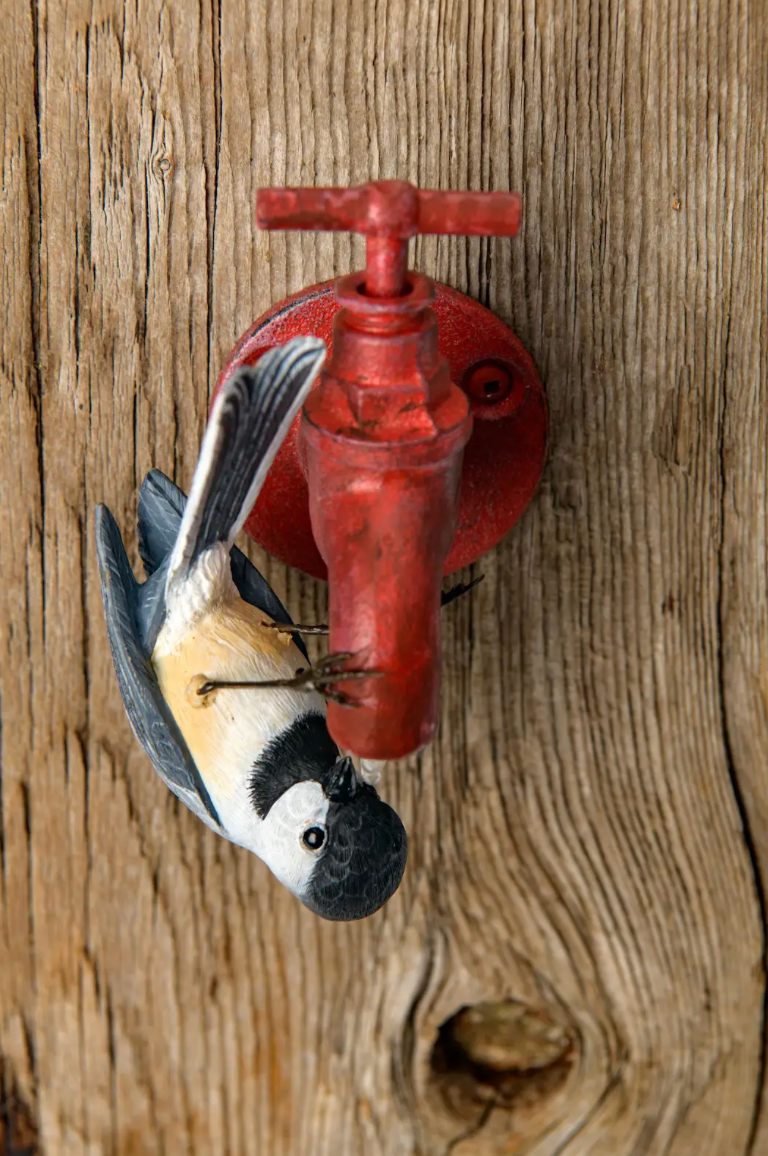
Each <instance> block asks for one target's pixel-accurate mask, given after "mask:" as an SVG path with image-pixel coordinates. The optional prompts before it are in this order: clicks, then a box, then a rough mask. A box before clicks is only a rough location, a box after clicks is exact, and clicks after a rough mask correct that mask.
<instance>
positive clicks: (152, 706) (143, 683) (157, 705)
mask: <svg viewBox="0 0 768 1156" xmlns="http://www.w3.org/2000/svg"><path fill="white" fill-rule="evenodd" d="M96 554H97V557H98V560H99V571H100V574H101V597H102V601H103V603H104V616H105V618H106V623H107V635H108V637H109V648H110V650H111V652H112V660H113V662H114V666H115V672H116V674H117V681H118V685H119V687H120V694H121V695H122V698H123V705H124V706H125V711H126V714H127V715H128V720H129V722H130V724H131V729H132V730H133V733H134V734H135V736H136V738H137V739H138V740H139V742H140V743H141V745H142V747H143V748H144V750H145V751H146V753H147V755H148V756H149V758H150V759H151V761H152V765H153V766H154V768H155V770H156V771H157V773H158V774H159V776H160V778H161V779H162V780H163V782H164V783H165V784H166V786H168V787H169V788H170V790H172V791H173V793H174V794H175V795H177V796H178V797H179V798H180V799H181V800H182V802H183V803H186V805H187V806H188V807H189V809H190V810H191V811H193V812H194V813H195V814H196V815H197V816H198V817H199V818H200V819H202V820H203V821H204V822H205V823H207V824H208V826H209V827H213V829H214V830H216V831H218V832H219V833H221V832H222V830H223V829H222V826H221V823H220V821H219V816H218V814H217V812H216V808H215V807H214V805H213V803H212V801H211V798H210V796H209V794H208V791H207V790H206V788H205V784H204V783H203V781H202V779H201V778H200V773H199V771H198V769H197V767H196V766H195V763H194V760H193V759H192V756H191V755H190V753H189V750H188V749H187V746H186V743H185V742H184V739H183V737H182V735H181V732H180V730H179V728H178V726H177V725H176V722H175V720H174V718H173V715H172V714H171V712H170V710H169V708H168V705H167V703H166V701H165V699H164V698H163V694H162V691H161V690H160V686H159V684H158V681H157V676H156V674H155V671H154V668H153V666H152V662H151V660H150V658H149V656H148V654H147V653H146V651H145V650H144V648H143V646H142V643H141V637H140V634H139V631H138V629H137V624H136V609H137V606H138V598H139V587H138V585H137V583H136V579H135V578H134V575H133V571H132V570H131V565H130V562H129V561H128V557H127V555H126V553H125V547H124V546H123V540H122V538H121V536H120V531H119V529H118V527H117V523H116V522H115V519H114V518H113V517H112V515H111V513H110V512H109V510H108V509H107V508H106V506H98V507H97V509H96Z"/></svg>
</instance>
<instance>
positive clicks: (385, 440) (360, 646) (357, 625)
mask: <svg viewBox="0 0 768 1156" xmlns="http://www.w3.org/2000/svg"><path fill="white" fill-rule="evenodd" d="M256 219H257V221H258V224H259V225H260V226H261V227H262V228H266V229H313V230H340V231H346V232H354V233H362V234H363V235H364V236H365V237H366V238H367V254H366V256H367V265H366V270H365V273H364V274H360V273H358V274H351V275H350V276H348V277H343V278H341V279H340V280H339V281H337V283H336V295H337V297H338V299H339V301H340V303H341V305H342V309H341V311H340V312H339V313H338V314H337V316H336V319H335V322H334V331H333V349H332V355H331V358H330V360H329V362H328V363H327V364H326V366H325V368H324V370H323V373H322V375H321V378H320V381H319V383H318V385H317V386H316V387H315V389H314V390H313V391H312V393H311V394H310V396H309V398H308V399H307V403H306V405H305V407H304V414H303V419H302V439H303V447H304V462H305V468H306V473H307V480H308V484H309V498H310V515H311V519H312V530H313V533H314V536H315V540H316V542H317V545H318V548H319V550H320V553H321V554H322V556H323V558H324V560H325V562H326V565H327V568H328V579H329V585H330V609H329V616H330V649H331V651H333V652H341V651H349V652H351V653H353V654H354V655H355V665H356V666H357V667H358V668H363V669H367V670H371V671H376V672H378V673H379V675H380V677H376V678H370V679H365V680H361V681H360V682H344V683H342V684H340V686H339V689H343V690H344V692H345V693H346V694H348V695H349V697H350V698H351V699H353V700H354V704H355V705H354V706H345V705H340V704H339V703H336V702H330V703H329V707H328V726H329V729H330V731H331V734H332V735H333V737H334V738H335V739H336V741H337V742H338V743H339V745H340V746H342V747H344V748H346V749H347V750H351V751H352V752H354V753H355V754H358V755H361V756H364V757H367V758H373V759H387V758H398V757H400V756H402V755H407V754H410V753H411V752H413V751H415V750H418V749H419V748H420V747H422V746H424V745H425V744H426V743H427V742H429V740H430V739H431V738H432V737H433V736H434V733H435V730H436V727H437V720H438V708H439V687H440V589H441V581H442V573H443V566H444V563H445V559H446V557H447V554H448V551H449V549H450V546H451V542H452V539H453V535H454V532H455V526H456V515H457V509H458V497H459V487H460V481H461V463H462V457H463V451H464V446H465V444H466V442H467V439H468V438H469V435H470V432H471V417H470V412H469V404H468V401H467V398H466V396H465V394H464V393H463V392H462V391H461V390H460V389H459V388H458V387H457V386H456V385H455V384H454V383H452V382H451V380H450V373H449V370H448V364H447V362H446V361H445V359H444V358H443V357H442V355H441V354H440V352H439V350H438V343H437V318H436V316H435V314H434V312H433V310H432V308H431V304H432V301H433V299H434V286H433V285H432V282H431V281H429V279H428V278H426V277H424V276H422V275H420V274H417V273H413V272H410V273H409V272H408V268H407V253H408V241H409V239H410V238H411V237H413V236H415V235H416V234H417V233H443V234H445V233H462V234H469V235H473V236H489V235H502V236H514V234H515V233H517V231H518V229H519V227H520V198H519V196H518V195H517V194H516V193H466V192H436V191H432V190H422V189H416V188H414V187H413V186H412V185H410V184H408V183H407V182H405V181H377V182H374V183H372V184H368V185H363V186H361V187H359V188H354V189H261V190H259V193H258V199H257V204H256Z"/></svg>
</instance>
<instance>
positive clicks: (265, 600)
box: [139, 470, 309, 662]
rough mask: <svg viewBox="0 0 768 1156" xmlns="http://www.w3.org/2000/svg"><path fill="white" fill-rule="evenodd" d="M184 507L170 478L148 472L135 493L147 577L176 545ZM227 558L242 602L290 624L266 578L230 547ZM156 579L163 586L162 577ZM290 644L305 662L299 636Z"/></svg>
mask: <svg viewBox="0 0 768 1156" xmlns="http://www.w3.org/2000/svg"><path fill="white" fill-rule="evenodd" d="M186 505H187V496H186V494H185V493H184V491H183V490H180V489H179V487H178V486H176V485H174V483H173V482H172V481H171V480H170V478H167V477H166V476H165V474H164V473H162V472H161V471H160V470H150V471H149V473H148V474H147V476H146V477H145V479H144V481H143V482H142V485H141V490H140V492H139V554H140V555H141V560H142V562H143V563H144V569H145V570H146V572H147V575H148V576H149V577H150V578H151V577H152V576H153V575H154V574H155V573H156V571H157V570H158V569H159V568H160V567H161V566H162V565H163V563H164V562H166V561H167V560H168V558H169V556H170V554H171V551H172V550H173V547H174V545H175V544H176V538H177V536H178V533H179V526H180V525H181V520H182V517H183V515H184V509H185V507H186ZM229 557H230V567H231V570H232V579H233V581H234V583H235V586H236V587H237V590H238V593H239V595H240V597H241V598H242V599H243V601H244V602H248V603H250V605H251V606H255V607H256V609H257V610H263V611H264V613H265V614H267V615H268V616H269V617H270V618H271V619H272V620H273V621H274V622H291V617H290V615H289V614H288V611H287V610H286V609H285V607H284V606H283V604H282V602H281V601H280V599H279V598H278V597H277V595H276V594H275V592H274V590H273V589H272V587H271V586H270V585H269V583H268V582H267V580H266V578H264V577H263V575H261V574H260V573H259V571H258V570H257V569H256V567H255V566H254V565H252V564H251V562H249V561H248V559H247V558H246V556H245V554H243V552H242V550H238V548H237V546H233V547H232V549H231V550H230V554H229ZM158 577H159V578H161V582H162V585H163V587H164V585H165V580H164V578H162V577H161V576H160V575H158ZM150 641H151V646H150V647H149V649H150V650H151V649H152V647H153V646H154V637H151V636H150ZM293 641H294V643H295V644H296V646H297V647H298V649H299V650H300V652H301V654H302V656H303V657H304V658H305V659H306V661H307V662H309V655H308V653H307V648H306V646H305V645H304V641H303V639H302V638H301V636H300V635H298V634H294V636H293Z"/></svg>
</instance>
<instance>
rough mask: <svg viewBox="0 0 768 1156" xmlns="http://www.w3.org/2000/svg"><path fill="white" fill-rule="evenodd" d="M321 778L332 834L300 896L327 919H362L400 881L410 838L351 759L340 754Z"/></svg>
mask: <svg viewBox="0 0 768 1156" xmlns="http://www.w3.org/2000/svg"><path fill="white" fill-rule="evenodd" d="M322 782H323V789H324V791H325V794H326V796H327V797H328V799H329V801H330V806H329V808H328V815H327V818H326V823H327V827H328V839H327V841H326V845H325V849H324V851H323V853H322V855H321V856H320V858H319V860H318V863H317V866H316V867H315V870H314V871H313V873H312V878H311V880H310V884H309V888H308V891H307V892H306V893H305V894H304V895H303V896H302V901H303V903H304V904H305V906H307V907H308V908H309V909H310V911H313V912H314V913H315V914H316V915H320V916H321V917H322V918H323V919H332V920H352V919H364V918H365V917H366V916H367V915H373V913H374V912H375V911H378V910H379V908H380V907H383V905H384V904H385V903H386V902H387V900H388V899H390V898H391V896H392V895H394V893H395V891H397V888H398V887H399V886H400V881H401V880H402V878H403V872H404V871H405V863H406V859H407V857H408V837H407V835H406V833H405V828H404V827H403V824H402V823H401V821H400V817H399V816H398V814H397V813H396V812H395V811H394V810H393V809H392V807H390V806H389V804H388V803H385V802H384V801H383V799H380V798H379V796H378V795H377V793H376V791H375V790H374V788H373V787H372V786H370V784H369V783H363V782H361V781H360V780H359V779H358V778H357V775H356V774H355V768H354V766H353V764H352V760H351V759H349V758H344V759H339V760H338V761H337V762H336V763H334V765H333V766H332V767H331V768H330V770H329V771H328V772H327V773H326V775H325V776H324V777H323V780H322Z"/></svg>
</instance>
